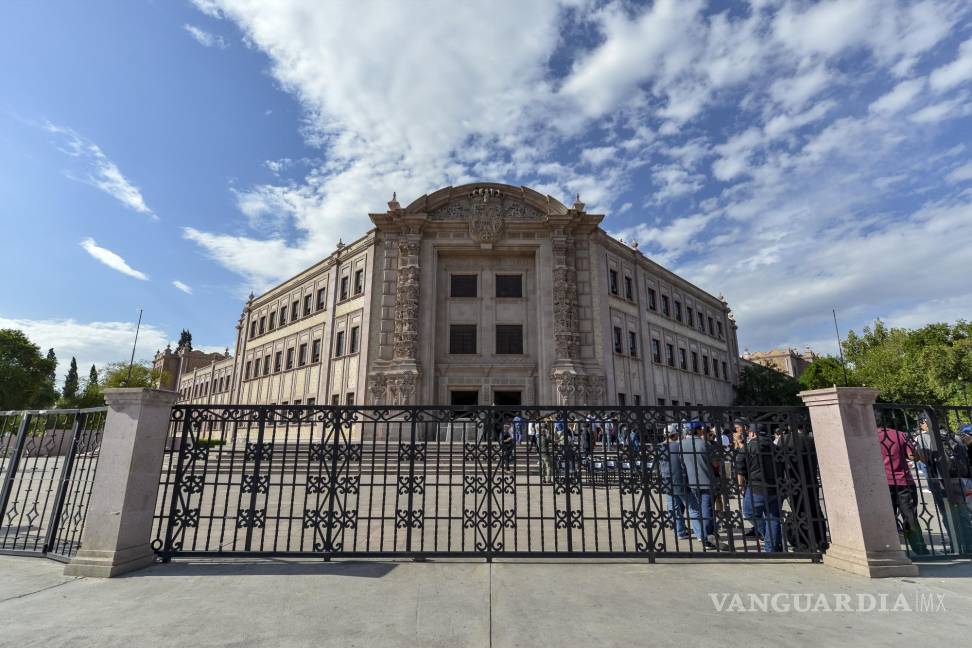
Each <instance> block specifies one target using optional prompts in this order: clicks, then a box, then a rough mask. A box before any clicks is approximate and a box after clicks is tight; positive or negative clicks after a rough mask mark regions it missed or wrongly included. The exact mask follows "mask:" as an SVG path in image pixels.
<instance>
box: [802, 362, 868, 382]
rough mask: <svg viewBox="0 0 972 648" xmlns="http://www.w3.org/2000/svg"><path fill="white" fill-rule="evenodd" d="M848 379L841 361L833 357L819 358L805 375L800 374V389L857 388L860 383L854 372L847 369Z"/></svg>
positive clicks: (804, 371)
mask: <svg viewBox="0 0 972 648" xmlns="http://www.w3.org/2000/svg"><path fill="white" fill-rule="evenodd" d="M846 375H847V377H846V379H845V377H844V366H843V365H841V364H840V360H838V359H837V358H835V357H833V356H819V357H817V358H815V359H814V361H813V362H811V363H810V366H808V367H807V368H806V369H804V370H803V373H802V374H800V379H799V382H800V387H801V388H802V389H823V388H825V387H833V386H834V385H838V386H840V387H857V386H859V383H858V382H857V378H856V376H855V374H854V372H853V371H851V370H850V368H848V369H847V374H846Z"/></svg>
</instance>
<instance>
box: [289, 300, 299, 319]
mask: <svg viewBox="0 0 972 648" xmlns="http://www.w3.org/2000/svg"><path fill="white" fill-rule="evenodd" d="M298 319H300V300H299V299H298V300H295V301H294V303H293V304H291V305H290V321H291V322H296V321H297V320H298Z"/></svg>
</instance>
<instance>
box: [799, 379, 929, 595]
mask: <svg viewBox="0 0 972 648" xmlns="http://www.w3.org/2000/svg"><path fill="white" fill-rule="evenodd" d="M877 394H878V391H877V390H876V389H868V388H865V387H831V388H829V389H816V390H813V391H805V392H800V397H801V398H802V399H803V402H804V403H806V405H807V407H808V408H809V410H810V422H811V424H812V427H813V437H814V442H815V445H816V448H817V461H818V462H819V463H820V481H821V482H822V484H823V492H824V501H825V502H826V503H827V522H828V525H829V527H830V539H831V543H830V548H829V549H827V553H826V554H824V564H825V565H830V566H831V567H834V568H836V569H841V570H844V571H849V572H853V573H855V574H861V575H863V576H869V577H871V578H883V577H887V576H916V575H917V574H918V568H917V566H915V565H913V564H912V562H911V560H910V559H909V558H908V556H907V554H905V552H904V551H903V550H902V549H901V540H900V539H899V537H898V529H897V526H896V524H895V520H894V513H893V510H892V508H891V497H890V494H889V491H888V482H887V477H886V475H885V470H884V460H883V458H882V456H881V447H880V441H879V440H878V436H877V423H876V421H875V419H874V401H875V399H876V398H877Z"/></svg>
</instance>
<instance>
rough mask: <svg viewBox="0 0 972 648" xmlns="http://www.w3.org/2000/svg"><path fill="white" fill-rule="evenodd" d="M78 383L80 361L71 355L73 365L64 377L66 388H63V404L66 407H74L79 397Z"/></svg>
mask: <svg viewBox="0 0 972 648" xmlns="http://www.w3.org/2000/svg"><path fill="white" fill-rule="evenodd" d="M78 385H79V381H78V361H77V360H76V359H75V358H74V356H71V366H70V367H68V372H67V377H65V378H64V389H62V390H61V404H62V405H63V406H64V407H74V405H75V401H76V400H77V399H78Z"/></svg>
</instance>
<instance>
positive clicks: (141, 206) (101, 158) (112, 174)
mask: <svg viewBox="0 0 972 648" xmlns="http://www.w3.org/2000/svg"><path fill="white" fill-rule="evenodd" d="M44 128H45V130H47V132H49V133H52V134H53V135H56V136H57V137H58V138H59V139H60V140H61V145H62V148H61V150H62V151H63V152H65V153H67V154H68V155H70V156H72V157H74V158H77V159H78V160H79V161H80V162H81V163H82V164H83V165H84V166H85V167H87V173H86V174H85V175H84V177H82V178H77V179H80V180H81V181H82V182H85V183H87V184H90V185H91V186H93V187H96V188H98V189H100V190H101V191H103V192H105V193H106V194H108V195H109V196H111V197H112V198H114V199H115V200H117V201H118V202H120V203H121V204H123V205H125V206H126V207H128V208H129V209H131V210H133V211H136V212H138V213H140V214H146V215H148V216H150V217H152V218H153V219H157V218H158V217H157V216H156V215H155V213H154V212H153V211H152V210H151V209H149V207H148V205H146V204H145V198H144V197H143V196H142V193H141V191H139V189H138V187H136V186H135V185H133V184H132V183H131V182H129V180H128V179H127V178H126V177H125V176H124V175H123V174H122V172H121V170H120V169H119V168H118V165H116V164H115V163H114V162H112V161H111V160H109V159H108V157H107V156H106V155H105V153H104V152H103V151H102V150H101V148H100V147H99V146H98V145H97V144H95V143H94V142H91V141H89V140H86V139H84V138H83V137H81V136H80V135H78V134H77V133H76V132H74V131H73V130H71V129H70V128H66V127H63V126H57V125H55V124H52V123H50V122H47V123H46V124H45V126H44ZM68 177H70V178H72V179H75V176H74V175H73V174H71V173H69V174H68Z"/></svg>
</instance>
